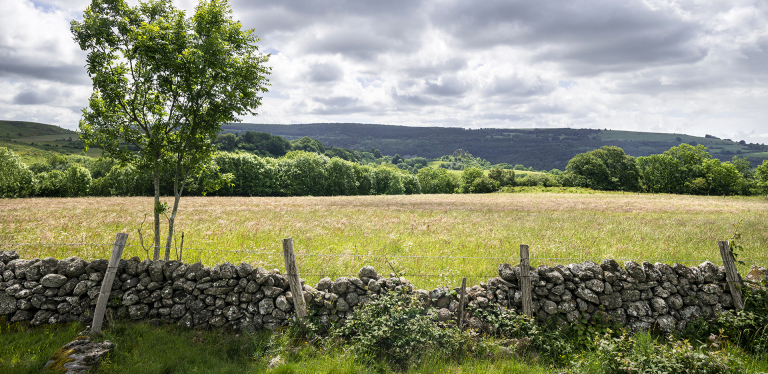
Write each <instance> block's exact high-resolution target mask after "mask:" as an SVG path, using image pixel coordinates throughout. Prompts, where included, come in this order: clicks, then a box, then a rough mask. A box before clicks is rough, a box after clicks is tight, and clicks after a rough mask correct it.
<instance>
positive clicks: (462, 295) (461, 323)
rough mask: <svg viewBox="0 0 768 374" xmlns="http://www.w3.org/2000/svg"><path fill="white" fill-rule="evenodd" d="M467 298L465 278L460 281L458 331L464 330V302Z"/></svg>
mask: <svg viewBox="0 0 768 374" xmlns="http://www.w3.org/2000/svg"><path fill="white" fill-rule="evenodd" d="M466 297H467V277H464V278H462V279H461V290H459V329H463V328H464V300H465V298H466Z"/></svg>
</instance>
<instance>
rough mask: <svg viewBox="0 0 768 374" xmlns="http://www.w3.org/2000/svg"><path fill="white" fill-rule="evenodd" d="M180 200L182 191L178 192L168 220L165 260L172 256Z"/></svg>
mask: <svg viewBox="0 0 768 374" xmlns="http://www.w3.org/2000/svg"><path fill="white" fill-rule="evenodd" d="M179 200H181V191H178V192H176V194H175V196H174V199H173V211H172V212H171V218H170V219H169V220H168V239H167V240H166V242H165V261H168V259H169V258H170V257H171V242H172V241H173V224H174V222H176V212H177V211H178V210H179Z"/></svg>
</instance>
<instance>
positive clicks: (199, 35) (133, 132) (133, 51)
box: [71, 0, 270, 260]
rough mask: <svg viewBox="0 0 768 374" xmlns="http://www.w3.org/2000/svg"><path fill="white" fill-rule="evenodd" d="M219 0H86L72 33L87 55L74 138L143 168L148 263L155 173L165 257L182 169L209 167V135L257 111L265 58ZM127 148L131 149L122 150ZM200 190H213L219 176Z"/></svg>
mask: <svg viewBox="0 0 768 374" xmlns="http://www.w3.org/2000/svg"><path fill="white" fill-rule="evenodd" d="M231 13H232V11H231V10H230V7H229V5H228V4H227V2H226V0H210V1H206V0H202V1H201V2H200V3H199V4H198V6H197V7H196V9H195V14H194V15H193V16H192V17H191V18H186V15H185V12H184V11H182V10H179V9H176V8H175V7H174V6H173V4H172V1H171V0H148V1H146V2H140V3H139V4H138V5H137V6H134V7H130V6H128V5H127V4H126V2H125V1H124V0H92V2H91V5H90V6H89V7H88V8H87V9H86V10H85V13H84V15H83V20H82V22H78V21H72V22H71V31H72V33H73V35H74V39H75V41H77V43H78V44H79V46H80V49H82V50H83V51H87V52H88V58H87V64H86V67H87V70H88V75H89V76H90V77H91V80H92V82H93V93H92V94H91V97H90V99H89V105H88V107H87V108H85V109H83V118H82V120H81V121H80V131H81V134H82V135H81V138H82V140H83V141H84V142H85V144H86V147H87V146H88V145H98V146H99V147H101V149H102V153H103V154H104V155H106V156H108V157H112V158H115V159H117V160H119V161H120V162H121V164H122V165H126V164H131V165H134V166H135V167H136V168H137V169H138V170H139V171H141V172H144V173H151V175H152V180H153V184H154V192H155V204H154V205H155V207H154V234H155V237H154V243H153V244H154V247H155V252H154V259H155V260H156V259H158V258H159V255H160V215H161V214H165V213H166V211H167V209H168V208H167V205H166V204H165V203H163V204H161V203H160V175H161V172H162V171H163V170H164V169H169V170H171V171H172V175H173V176H174V179H173V193H174V201H173V209H172V213H171V215H170V217H169V218H168V237H167V240H166V256H165V257H166V258H167V257H168V255H169V253H170V246H171V240H172V239H173V227H174V222H175V218H176V214H177V211H178V205H179V200H180V198H181V194H182V192H183V190H184V187H185V182H186V181H187V177H188V176H189V175H195V174H199V173H201V172H202V171H203V170H205V169H206V167H207V166H209V165H210V162H211V159H212V157H213V152H214V140H215V139H216V135H217V133H218V132H219V131H220V130H221V125H222V124H225V123H231V122H237V121H238V118H237V115H244V114H249V113H250V114H256V113H255V112H254V109H255V108H257V107H259V106H260V105H261V97H260V96H259V94H261V93H264V92H267V88H266V86H267V85H268V80H267V79H266V76H267V75H268V74H269V72H270V69H269V68H268V67H265V66H264V64H265V63H266V62H267V60H268V58H269V56H268V55H263V54H261V53H259V52H258V47H256V45H255V43H256V42H257V41H258V40H259V39H258V38H256V36H255V35H254V34H253V30H241V27H242V25H241V24H240V23H239V22H236V21H234V20H233V19H232V16H231ZM129 146H130V147H131V148H133V149H136V151H131V150H129ZM218 181H219V183H213V184H211V185H209V186H208V187H209V188H211V189H215V188H216V186H217V185H220V184H221V182H225V181H226V179H219V180H218Z"/></svg>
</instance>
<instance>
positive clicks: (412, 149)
mask: <svg viewBox="0 0 768 374" xmlns="http://www.w3.org/2000/svg"><path fill="white" fill-rule="evenodd" d="M222 130H223V131H224V132H232V133H243V132H245V131H259V132H267V133H270V134H272V135H279V136H282V137H284V138H286V139H289V140H292V139H297V138H301V137H304V136H308V137H310V138H314V139H318V140H320V141H321V142H322V143H323V144H324V145H325V146H332V147H339V148H350V149H362V150H370V149H371V148H377V149H379V150H380V151H381V152H382V153H383V154H387V155H395V154H399V155H401V156H421V157H426V158H435V157H440V156H443V155H448V154H451V153H453V151H455V150H457V149H460V148H461V149H464V150H466V151H468V152H470V153H471V154H473V155H474V156H476V157H481V158H484V159H486V160H488V161H490V162H491V163H493V164H498V163H508V164H511V165H515V164H522V165H525V166H526V167H533V168H534V169H537V170H550V169H553V168H557V169H561V170H562V169H565V166H566V165H567V164H568V161H569V160H570V159H571V158H573V156H575V155H576V154H578V153H582V152H587V151H590V150H593V149H596V148H600V147H602V146H605V145H613V146H618V147H621V148H622V149H624V151H625V152H626V153H628V154H630V155H632V156H648V155H651V154H658V153H663V152H664V151H666V150H668V149H669V148H671V147H674V146H677V145H680V143H692V144H703V145H704V146H706V147H708V148H709V151H710V154H712V156H713V157H716V158H720V159H721V161H727V160H730V159H731V158H732V157H733V156H740V157H742V156H743V157H747V159H748V160H749V161H751V162H752V164H753V166H756V165H758V164H760V163H762V161H763V160H766V159H768V146H765V145H760V144H747V143H743V144H740V143H738V142H735V141H731V140H728V139H718V138H715V137H698V136H692V135H685V134H667V133H652V132H638V131H619V130H600V129H567V128H561V129H496V128H485V129H472V130H468V129H463V128H456V127H410V126H393V125H380V124H359V123H310V124H296V125H276V124H253V123H236V124H230V125H225V126H223V127H222ZM678 139H679V140H678Z"/></svg>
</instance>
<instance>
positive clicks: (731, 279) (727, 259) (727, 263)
mask: <svg viewBox="0 0 768 374" xmlns="http://www.w3.org/2000/svg"><path fill="white" fill-rule="evenodd" d="M717 246H718V247H720V257H722V258H723V267H725V277H726V280H727V281H728V287H729V288H730V289H731V297H733V306H734V307H735V308H736V310H742V309H744V299H743V297H742V295H741V281H740V280H739V272H738V271H737V270H736V264H735V263H734V261H735V259H734V258H733V252H731V242H730V241H728V240H721V241H718V242H717Z"/></svg>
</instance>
